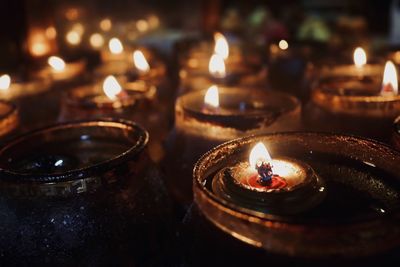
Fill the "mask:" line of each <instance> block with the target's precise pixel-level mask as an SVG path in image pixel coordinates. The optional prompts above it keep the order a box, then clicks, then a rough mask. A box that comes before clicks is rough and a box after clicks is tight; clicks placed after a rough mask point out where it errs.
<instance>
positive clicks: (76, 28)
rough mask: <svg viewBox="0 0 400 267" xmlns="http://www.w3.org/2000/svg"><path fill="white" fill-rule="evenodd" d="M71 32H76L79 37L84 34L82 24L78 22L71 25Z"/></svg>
mask: <svg viewBox="0 0 400 267" xmlns="http://www.w3.org/2000/svg"><path fill="white" fill-rule="evenodd" d="M71 30H73V31H75V32H77V33H78V34H79V35H83V33H84V32H85V27H83V25H82V23H79V22H78V23H75V24H74V25H72V29H71Z"/></svg>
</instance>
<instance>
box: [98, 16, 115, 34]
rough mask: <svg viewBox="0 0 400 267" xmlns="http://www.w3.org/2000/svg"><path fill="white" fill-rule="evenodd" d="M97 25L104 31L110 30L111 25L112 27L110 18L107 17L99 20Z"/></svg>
mask: <svg viewBox="0 0 400 267" xmlns="http://www.w3.org/2000/svg"><path fill="white" fill-rule="evenodd" d="M99 26H100V29H102V30H103V31H105V32H108V31H109V30H111V27H112V22H111V19H108V18H107V19H103V20H101V21H100V24H99Z"/></svg>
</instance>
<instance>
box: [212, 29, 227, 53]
mask: <svg viewBox="0 0 400 267" xmlns="http://www.w3.org/2000/svg"><path fill="white" fill-rule="evenodd" d="M214 41H215V46H214V53H215V54H217V55H220V56H221V57H222V58H223V59H224V60H226V59H227V58H228V56H229V45H228V41H227V40H226V38H225V36H224V35H223V34H222V33H219V32H216V33H215V34H214Z"/></svg>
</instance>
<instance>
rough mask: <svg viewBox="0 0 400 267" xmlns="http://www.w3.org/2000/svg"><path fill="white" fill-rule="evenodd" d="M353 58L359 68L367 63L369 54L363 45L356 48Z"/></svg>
mask: <svg viewBox="0 0 400 267" xmlns="http://www.w3.org/2000/svg"><path fill="white" fill-rule="evenodd" d="M353 59H354V64H355V65H356V67H357V68H362V67H363V66H364V65H365V64H367V54H365V51H364V49H362V48H361V47H357V48H356V49H355V50H354V54H353Z"/></svg>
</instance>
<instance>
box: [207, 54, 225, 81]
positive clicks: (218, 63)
mask: <svg viewBox="0 0 400 267" xmlns="http://www.w3.org/2000/svg"><path fill="white" fill-rule="evenodd" d="M208 70H209V71H210V73H211V75H213V76H214V77H216V78H224V77H225V75H226V71H225V62H224V59H223V58H222V57H221V56H220V55H217V54H214V55H212V56H211V58H210V62H209V64H208Z"/></svg>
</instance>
